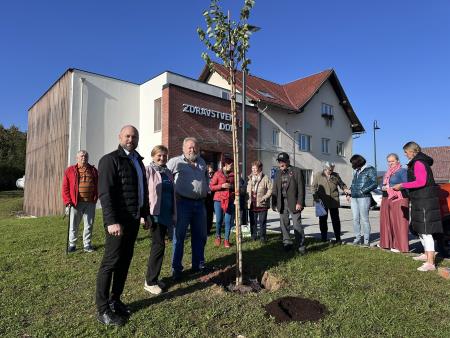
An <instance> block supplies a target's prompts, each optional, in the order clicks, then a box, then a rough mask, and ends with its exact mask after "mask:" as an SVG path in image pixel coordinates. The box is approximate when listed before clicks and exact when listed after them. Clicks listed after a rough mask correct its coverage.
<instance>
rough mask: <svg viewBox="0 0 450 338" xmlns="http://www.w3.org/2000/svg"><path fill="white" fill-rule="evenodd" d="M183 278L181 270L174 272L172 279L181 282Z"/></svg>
mask: <svg viewBox="0 0 450 338" xmlns="http://www.w3.org/2000/svg"><path fill="white" fill-rule="evenodd" d="M181 278H182V275H181V271H174V272H172V280H173V281H174V282H179V281H180V280H181Z"/></svg>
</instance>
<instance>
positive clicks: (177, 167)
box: [167, 137, 209, 281]
mask: <svg viewBox="0 0 450 338" xmlns="http://www.w3.org/2000/svg"><path fill="white" fill-rule="evenodd" d="M167 168H169V170H171V171H172V174H173V176H174V180H175V194H176V204H177V205H176V207H177V224H176V226H175V232H174V235H173V255H172V277H173V279H174V280H175V281H177V280H180V279H181V272H182V271H183V265H182V260H183V251H184V239H185V238H186V231H187V227H188V225H190V226H191V245H192V271H194V272H196V271H203V270H204V268H205V244H206V209H205V198H206V196H207V194H208V189H209V188H208V185H209V178H208V177H209V176H208V173H207V171H206V163H205V161H204V160H203V159H202V158H201V157H200V156H199V147H198V142H197V140H196V139H195V138H193V137H187V138H185V139H184V141H183V154H182V155H180V156H177V157H174V158H171V159H170V160H169V162H167Z"/></svg>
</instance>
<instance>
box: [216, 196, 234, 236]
mask: <svg viewBox="0 0 450 338" xmlns="http://www.w3.org/2000/svg"><path fill="white" fill-rule="evenodd" d="M214 213H215V214H216V237H220V234H221V232H222V231H221V228H222V223H223V220H224V218H225V239H226V240H227V241H229V240H230V231H231V227H232V225H233V223H234V204H233V203H231V202H230V204H228V209H227V212H224V211H223V210H222V207H221V206H220V201H214ZM224 216H225V217H224Z"/></svg>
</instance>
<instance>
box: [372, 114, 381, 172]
mask: <svg viewBox="0 0 450 338" xmlns="http://www.w3.org/2000/svg"><path fill="white" fill-rule="evenodd" d="M378 129H380V127H379V126H378V122H377V120H374V121H373V158H374V164H375V171H376V172H378V171H377V140H376V136H375V132H376V131H377V130H378ZM377 175H378V174H377Z"/></svg>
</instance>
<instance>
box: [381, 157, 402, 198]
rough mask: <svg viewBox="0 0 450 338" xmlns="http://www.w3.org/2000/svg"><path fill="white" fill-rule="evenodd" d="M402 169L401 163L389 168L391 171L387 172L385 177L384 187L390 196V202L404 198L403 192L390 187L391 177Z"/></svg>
mask: <svg viewBox="0 0 450 338" xmlns="http://www.w3.org/2000/svg"><path fill="white" fill-rule="evenodd" d="M401 168H402V165H401V164H400V163H398V164H396V165H394V166H393V167H389V169H388V170H387V171H386V173H385V174H384V177H383V185H384V186H386V188H387V189H386V192H387V194H388V198H389V199H390V200H401V199H402V198H403V195H402V192H401V191H395V190H394V189H392V188H390V187H389V180H390V179H391V176H392V175H394V174H395V173H396V172H397V171H399V170H400V169H401Z"/></svg>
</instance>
